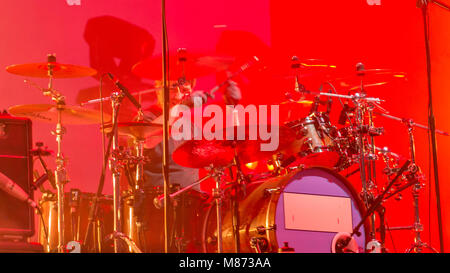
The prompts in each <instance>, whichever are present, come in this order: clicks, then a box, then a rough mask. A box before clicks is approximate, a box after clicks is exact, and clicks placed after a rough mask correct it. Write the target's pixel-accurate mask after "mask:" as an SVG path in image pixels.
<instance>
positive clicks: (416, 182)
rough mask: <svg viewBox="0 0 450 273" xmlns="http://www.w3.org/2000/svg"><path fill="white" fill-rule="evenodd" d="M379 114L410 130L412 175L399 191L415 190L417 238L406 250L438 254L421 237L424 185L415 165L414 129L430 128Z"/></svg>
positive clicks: (436, 131)
mask: <svg viewBox="0 0 450 273" xmlns="http://www.w3.org/2000/svg"><path fill="white" fill-rule="evenodd" d="M378 114H379V115H381V116H383V117H386V118H389V119H392V120H396V121H399V122H402V123H403V124H405V125H406V127H407V129H408V138H409V149H410V156H411V162H412V165H411V166H410V169H409V172H410V173H409V174H408V175H407V176H406V178H407V180H408V182H409V183H408V184H406V185H405V186H403V187H401V188H400V189H399V190H404V189H406V188H408V187H409V186H412V189H413V190H412V195H413V203H414V224H413V226H412V227H411V229H413V230H414V233H415V236H414V243H413V244H412V246H411V247H410V248H409V249H407V250H406V252H412V251H416V252H422V250H423V248H427V249H429V250H431V251H433V252H438V251H436V249H434V248H433V247H432V246H430V245H428V244H427V243H425V242H423V241H422V240H421V237H420V235H421V234H420V233H421V231H422V230H423V227H422V224H421V223H420V214H419V191H420V189H421V188H422V185H421V182H420V180H421V179H420V176H421V174H420V169H419V168H418V166H417V165H416V164H415V143H414V128H415V127H418V128H422V129H425V130H430V128H429V127H427V126H425V125H421V124H417V123H415V122H414V121H413V120H412V119H407V118H399V117H395V116H392V115H388V114H384V113H378ZM434 131H435V133H436V134H440V135H444V136H449V134H448V133H447V132H444V131H441V130H437V129H435V130H434ZM396 192H398V191H396ZM396 192H394V193H396Z"/></svg>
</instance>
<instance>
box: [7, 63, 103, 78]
mask: <svg viewBox="0 0 450 273" xmlns="http://www.w3.org/2000/svg"><path fill="white" fill-rule="evenodd" d="M50 70H51V71H52V75H53V78H55V79H64V78H79V77H88V76H93V75H95V74H97V70H95V69H93V68H90V67H85V66H79V65H73V64H61V63H56V62H45V63H28V64H13V65H10V66H8V67H6V71H8V72H9V73H12V74H16V75H20V76H27V77H35V78H49V77H50V76H49V71H50Z"/></svg>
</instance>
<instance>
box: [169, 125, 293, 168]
mask: <svg viewBox="0 0 450 273" xmlns="http://www.w3.org/2000/svg"><path fill="white" fill-rule="evenodd" d="M260 126H261V125H247V126H235V127H234V128H233V127H230V128H226V129H224V130H222V131H221V132H219V134H221V135H223V139H224V140H189V141H187V142H185V143H183V144H182V145H180V146H179V147H178V148H177V149H176V150H175V151H174V153H173V154H172V158H173V160H174V161H175V162H176V163H177V164H178V165H180V166H184V167H189V168H204V167H208V166H210V165H211V164H212V165H213V166H215V167H219V166H226V165H228V164H230V163H232V161H233V158H234V156H235V155H237V156H238V158H239V160H240V161H241V163H248V162H253V161H259V160H262V159H264V158H269V157H271V156H272V155H273V154H275V153H277V151H280V150H283V149H285V148H286V147H288V146H289V144H290V143H292V142H293V141H294V140H295V138H296V136H295V132H294V131H293V130H292V129H290V128H288V127H285V126H277V127H276V129H277V130H278V134H276V135H274V136H273V137H276V138H278V146H277V147H276V149H275V150H271V151H262V149H261V144H263V143H268V142H269V141H263V140H261V138H257V139H255V140H250V137H249V136H250V135H251V134H250V130H255V131H256V132H259V129H260V128H259V127H260ZM267 126H268V127H269V128H271V127H270V125H267ZM241 129H242V130H243V132H244V134H245V137H244V138H243V140H240V139H239V138H238V137H237V136H238V132H239V130H241ZM274 129H275V128H274ZM233 130H234V132H235V133H234V138H231V137H229V136H230V133H231V132H232V131H233ZM228 139H230V140H228Z"/></svg>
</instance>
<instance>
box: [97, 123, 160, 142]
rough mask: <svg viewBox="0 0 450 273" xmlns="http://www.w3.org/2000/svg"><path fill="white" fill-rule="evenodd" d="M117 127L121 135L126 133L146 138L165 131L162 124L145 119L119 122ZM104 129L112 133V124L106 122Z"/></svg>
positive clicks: (134, 136)
mask: <svg viewBox="0 0 450 273" xmlns="http://www.w3.org/2000/svg"><path fill="white" fill-rule="evenodd" d="M117 127H118V130H119V135H125V136H129V137H133V138H135V139H145V138H147V137H151V136H159V135H162V133H163V128H162V126H161V125H160V124H155V123H151V122H145V121H131V122H119V123H118V124H117ZM104 130H105V132H106V133H110V132H111V130H112V124H111V123H109V124H106V125H105V127H104Z"/></svg>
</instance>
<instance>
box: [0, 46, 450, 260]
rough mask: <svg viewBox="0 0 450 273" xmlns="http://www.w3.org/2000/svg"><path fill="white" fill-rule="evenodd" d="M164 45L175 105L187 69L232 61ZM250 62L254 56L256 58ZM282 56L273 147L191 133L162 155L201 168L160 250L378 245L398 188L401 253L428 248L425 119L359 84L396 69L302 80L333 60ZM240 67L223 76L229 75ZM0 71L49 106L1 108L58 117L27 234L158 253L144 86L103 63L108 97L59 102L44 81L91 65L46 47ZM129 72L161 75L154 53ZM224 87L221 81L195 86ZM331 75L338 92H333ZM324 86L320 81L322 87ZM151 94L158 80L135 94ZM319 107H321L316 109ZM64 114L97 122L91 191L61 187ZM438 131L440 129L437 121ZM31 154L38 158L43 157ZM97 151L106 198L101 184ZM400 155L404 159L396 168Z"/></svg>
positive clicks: (156, 191)
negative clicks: (52, 164) (50, 178)
mask: <svg viewBox="0 0 450 273" xmlns="http://www.w3.org/2000/svg"><path fill="white" fill-rule="evenodd" d="M171 56H172V58H173V59H170V61H169V63H170V66H169V67H170V70H171V73H170V75H171V77H172V78H170V81H171V83H173V86H171V91H173V92H174V93H176V94H177V96H174V98H175V102H174V105H175V104H177V103H181V101H182V99H180V98H186V97H189V95H190V94H191V93H192V92H193V88H194V86H195V80H196V79H197V78H200V77H203V76H207V75H211V74H214V73H218V72H221V71H227V70H228V69H229V68H230V66H231V64H233V62H234V60H233V58H231V57H226V56H225V57H224V56H213V55H205V54H190V53H188V52H187V51H186V50H180V51H178V52H177V53H175V54H171ZM254 61H260V60H259V59H258V58H256V57H254ZM290 62H291V67H290V69H289V70H290V71H291V75H289V77H291V76H292V78H293V80H294V82H293V85H292V87H293V88H292V90H291V91H289V92H287V93H286V101H284V102H280V103H279V105H282V106H286V107H287V108H288V112H287V113H286V114H285V115H284V114H282V116H281V119H282V120H283V122H282V123H281V124H280V125H279V126H278V131H279V146H278V148H277V150H275V151H271V152H263V151H261V150H260V149H259V147H260V144H261V143H262V140H250V139H244V140H241V139H231V140H229V139H225V140H205V139H202V140H187V141H185V142H184V143H183V144H181V145H180V146H178V147H177V148H176V149H175V151H174V152H173V154H172V158H173V160H174V161H175V162H176V163H177V164H178V165H180V166H183V167H188V168H196V169H205V170H207V172H208V174H207V175H206V176H205V177H203V178H201V179H200V180H198V181H197V182H195V183H193V184H191V185H189V186H186V187H180V185H179V184H177V181H174V182H172V184H171V186H170V195H169V196H168V197H169V199H170V200H171V204H172V206H171V208H170V217H168V221H169V223H168V225H169V227H170V228H169V231H170V234H169V235H168V238H170V241H169V245H170V252H179V253H186V252H207V253H211V252H217V253H222V252H237V253H240V252H245V253H247V252H254V253H266V252H387V251H388V250H387V249H386V247H385V232H386V227H385V224H384V213H385V208H384V207H383V206H382V204H383V202H384V201H385V200H386V199H388V198H390V197H398V196H399V194H400V193H401V192H402V191H404V190H406V189H408V188H411V189H412V190H411V191H412V194H413V198H414V211H415V219H414V225H413V226H412V227H411V228H412V229H413V230H414V232H415V238H414V244H413V245H412V246H411V248H410V249H408V250H407V251H415V252H421V251H423V250H424V249H425V248H428V249H431V250H432V251H434V249H433V248H432V247H431V246H429V245H428V244H426V243H425V242H422V240H421V237H420V235H421V231H422V229H423V228H422V225H421V222H420V215H419V212H418V206H419V191H420V189H421V188H422V185H423V183H424V179H423V175H422V173H421V170H420V168H419V167H418V166H417V165H416V160H415V149H414V129H415V128H423V129H426V130H428V128H427V127H426V126H424V125H421V124H417V123H415V122H414V121H413V120H411V119H404V118H398V117H395V116H392V115H390V114H389V112H388V111H387V110H385V109H384V108H383V107H382V106H381V104H382V102H383V101H384V100H382V99H380V98H376V97H370V96H368V94H367V92H366V88H367V87H369V86H381V85H385V84H387V83H389V82H390V81H391V80H395V79H402V78H405V77H406V75H405V73H399V72H396V71H392V70H389V69H365V67H364V65H363V64H361V63H359V64H357V66H356V71H355V72H354V75H352V76H351V77H340V78H339V77H338V78H335V79H331V80H330V79H328V80H326V81H324V83H323V84H322V85H321V86H320V88H319V90H318V91H309V90H307V89H306V88H305V86H304V85H303V84H302V82H301V81H302V79H304V78H305V77H308V75H309V74H308V73H314V72H315V71H316V70H320V71H321V73H322V72H323V71H325V72H327V71H330V70H333V71H334V70H336V69H337V68H336V66H334V65H328V64H326V63H321V62H320V61H318V60H314V61H311V60H305V61H303V60H299V58H297V57H293V58H292V60H291V61H290ZM248 66H249V65H244V66H242V67H241V68H240V70H239V71H237V72H235V73H233V74H230V75H231V76H230V77H229V79H231V78H233V77H235V76H237V75H239V74H240V73H242V72H243V71H244V70H246V69H247V68H248ZM315 69H316V70H315ZM6 70H7V71H8V72H10V73H13V74H16V75H20V76H26V77H38V78H46V79H48V81H49V82H48V86H47V88H41V87H40V86H38V85H36V84H34V83H33V82H31V81H29V80H27V81H26V82H27V83H29V84H31V85H33V86H35V87H36V88H38V89H39V90H40V91H42V94H43V95H44V96H48V97H50V98H51V100H52V101H53V103H52V104H34V105H17V106H12V107H11V108H9V112H10V113H11V114H12V115H14V116H19V117H27V118H30V119H32V120H35V121H43V122H47V123H52V124H55V125H56V129H55V131H54V132H53V134H54V135H55V136H56V143H57V153H56V170H55V172H54V178H55V179H54V183H52V186H53V187H54V189H55V190H56V193H54V192H53V191H51V190H46V189H44V188H43V187H39V188H40V189H41V190H43V191H44V192H43V195H42V197H41V199H40V201H39V205H40V207H41V211H42V213H41V216H42V217H41V219H42V221H41V223H40V229H39V230H40V234H39V240H40V243H42V245H43V246H44V249H45V251H46V252H68V251H69V250H68V247H69V246H73V245H74V243H78V244H79V246H80V247H81V251H83V252H100V253H101V252H164V228H163V217H164V215H163V212H162V210H161V207H162V206H163V202H162V201H163V200H164V198H165V196H164V194H163V191H162V188H161V187H155V186H149V185H148V184H146V183H145V180H146V179H145V175H144V169H145V165H146V164H151V163H152V158H148V157H147V156H146V155H145V153H144V151H145V147H144V144H145V141H146V139H148V138H158V139H161V136H162V130H163V129H162V124H161V122H158V121H157V120H158V118H157V119H155V120H153V121H148V120H145V119H144V115H145V113H144V112H145V111H144V110H143V109H142V107H141V105H140V101H137V100H136V99H135V97H136V96H140V95H141V94H142V93H143V92H137V93H130V92H129V91H128V90H127V89H126V88H125V87H124V86H123V85H121V84H120V82H119V81H118V80H116V79H115V78H114V77H113V76H112V75H111V74H109V73H107V74H105V76H109V77H110V78H111V79H112V80H113V81H114V83H115V85H116V86H117V89H116V90H115V91H114V92H113V93H112V94H111V96H110V97H104V98H100V99H95V100H91V101H87V102H85V103H83V104H82V106H76V105H67V104H66V103H65V97H64V96H63V95H62V94H61V93H60V92H59V91H57V90H55V89H54V88H53V81H54V80H55V79H66V78H77V77H88V76H92V75H94V74H96V71H95V70H94V69H92V68H88V67H82V66H76V65H71V64H60V63H57V62H56V58H55V56H54V55H48V60H47V62H44V63H30V64H20V65H11V66H8V67H7V68H6ZM304 71H307V72H308V73H304ZM133 72H134V73H135V74H136V75H138V76H140V77H144V78H148V79H152V80H161V77H162V76H161V57H159V58H158V57H154V58H151V59H148V60H144V61H142V62H139V63H137V64H136V65H135V66H134V68H133ZM302 73H304V74H302ZM225 85H226V83H225V82H224V83H221V84H219V85H218V86H217V87H215V88H213V89H212V90H211V92H210V93H208V94H207V97H212V96H213V93H214V92H216V91H217V90H218V89H219V88H220V87H222V86H225ZM335 86H337V87H338V89H339V90H341V89H345V90H346V91H347V93H346V94H339V93H338V92H337V90H336V88H335ZM325 89H327V90H328V91H326V92H324V91H323V90H325ZM159 91H161V88H155V89H152V90H149V91H144V92H155V93H158V92H159ZM244 95H245V94H244ZM125 97H126V98H128V99H130V100H131V101H132V103H133V104H134V105H135V106H136V107H137V108H138V111H137V114H136V116H137V119H136V120H130V121H126V122H123V121H120V122H119V121H118V113H119V111H120V105H121V102H122V100H123V99H124V98H125ZM324 98H325V100H323V99H324ZM333 100H338V101H339V102H340V104H341V106H342V110H341V113H340V117H339V121H338V124H333V123H332V121H331V118H330V112H331V109H332V101H333ZM104 101H108V102H110V103H111V109H112V111H111V112H112V114H111V115H109V114H106V113H104V112H103V111H97V110H92V109H89V108H86V105H90V104H96V103H99V102H101V103H103V102H104ZM323 107H325V108H326V110H323V109H322V110H321V108H323ZM375 116H380V117H385V118H388V119H391V120H395V121H398V122H401V123H402V124H404V125H405V127H406V128H407V130H408V134H409V145H410V151H411V153H410V154H411V158H409V159H405V158H403V157H402V156H399V155H397V154H395V153H393V152H391V151H390V150H389V149H388V148H387V147H385V148H379V147H377V146H376V145H375V140H376V138H377V137H378V136H381V135H383V134H384V128H383V127H376V126H375V124H374V117H375ZM160 119H161V118H159V120H160ZM68 124H78V125H83V124H100V125H101V126H100V131H101V132H102V133H104V134H106V135H108V136H110V138H109V143H108V148H107V149H106V151H105V153H104V159H105V160H104V162H103V172H102V177H101V179H100V183H99V184H100V185H99V190H98V191H97V193H86V192H80V191H79V190H76V189H71V190H70V191H68V192H66V191H65V190H64V189H65V186H66V184H67V183H68V182H69V181H68V179H67V174H66V167H65V165H66V162H65V159H64V157H63V153H62V140H63V135H64V134H65V133H66V129H65V128H64V125H68ZM236 127H237V128H232V130H241V129H242V131H244V132H246V135H247V136H248V131H249V130H250V129H251V128H250V126H248V125H247V126H244V127H243V128H242V126H236ZM256 127H258V126H256ZM226 129H228V128H226ZM436 133H438V134H442V135H446V136H448V135H449V134H448V133H446V132H443V131H436ZM119 137H126V138H128V139H130V140H132V141H129V142H128V143H132V144H130V146H129V147H124V146H121V145H119V141H118V140H119ZM38 151H41V150H40V149H38ZM37 154H38V156H39V157H40V159H41V163H43V162H42V158H41V155H44V154H43V153H37ZM48 154H49V153H47V154H45V156H48ZM108 161H109V168H110V170H111V172H112V177H113V179H112V180H113V196H107V195H103V194H102V189H103V184H104V180H105V169H106V168H107V166H108ZM380 161H382V162H384V164H385V165H386V166H385V168H384V170H383V173H384V174H385V177H386V182H385V184H384V185H381V184H380V183H379V180H380V179H379V178H377V177H376V163H379V162H380ZM401 161H403V162H406V163H404V164H403V165H402V166H401V167H400V162H401ZM255 162H257V163H258V164H263V165H265V166H267V168H266V169H264V170H259V169H258V170H257V171H254V172H249V171H248V170H247V169H246V168H245V166H248V165H249V164H251V163H255ZM354 165H357V166H358V169H357V171H358V172H359V174H360V182H361V188H362V190H361V192H358V191H357V190H356V189H355V187H354V186H353V185H352V184H351V183H350V182H349V181H348V180H347V178H346V177H344V176H343V175H341V174H340V173H341V172H342V171H348V170H349V168H350V167H351V166H354ZM44 168H45V169H46V167H45V163H44ZM124 177H125V179H124ZM210 179H212V180H214V183H215V187H214V188H213V189H212V192H211V193H210V194H209V193H205V192H200V191H197V190H194V187H196V186H198V185H199V184H201V183H204V182H205V181H207V180H210ZM124 181H126V182H125V183H124ZM377 215H378V217H377ZM377 223H379V228H377V227H376V224H377ZM377 234H378V235H379V236H377ZM111 242H113V243H111Z"/></svg>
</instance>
